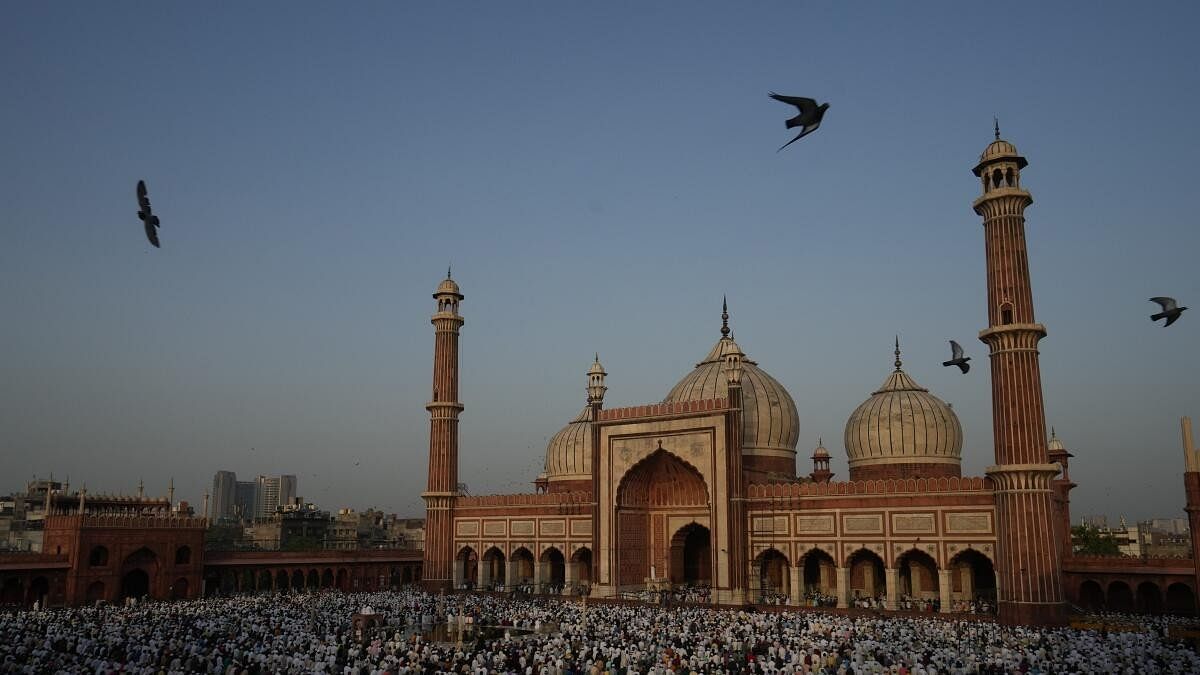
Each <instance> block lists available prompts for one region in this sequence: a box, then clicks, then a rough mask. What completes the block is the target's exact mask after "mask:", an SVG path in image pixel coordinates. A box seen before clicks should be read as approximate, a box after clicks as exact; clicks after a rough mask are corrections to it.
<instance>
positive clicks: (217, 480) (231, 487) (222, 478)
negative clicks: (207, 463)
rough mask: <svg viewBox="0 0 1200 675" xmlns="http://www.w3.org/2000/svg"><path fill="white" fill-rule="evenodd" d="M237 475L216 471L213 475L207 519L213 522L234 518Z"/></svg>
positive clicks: (230, 472)
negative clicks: (209, 510)
mask: <svg viewBox="0 0 1200 675" xmlns="http://www.w3.org/2000/svg"><path fill="white" fill-rule="evenodd" d="M236 498H237V474H235V473H234V472H232V471H218V472H217V473H216V474H215V475H213V487H212V510H211V512H210V513H208V514H207V515H208V517H209V518H211V519H213V520H214V521H215V520H221V519H229V518H235V517H236V514H235V510H234V509H235V507H236V505H237V502H236V501H235V499H236Z"/></svg>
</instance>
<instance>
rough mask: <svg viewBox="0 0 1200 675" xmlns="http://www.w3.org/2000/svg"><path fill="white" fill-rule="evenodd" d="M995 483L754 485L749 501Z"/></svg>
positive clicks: (979, 487) (967, 488) (978, 487)
mask: <svg viewBox="0 0 1200 675" xmlns="http://www.w3.org/2000/svg"><path fill="white" fill-rule="evenodd" d="M992 489H993V488H992V481H991V479H990V478H983V477H963V478H959V477H957V476H950V477H941V478H880V479H879V480H855V481H839V482H836V483H751V484H750V485H748V486H747V489H746V496H747V497H748V498H749V499H779V498H788V497H836V496H841V495H878V494H927V493H930V492H990V491H992Z"/></svg>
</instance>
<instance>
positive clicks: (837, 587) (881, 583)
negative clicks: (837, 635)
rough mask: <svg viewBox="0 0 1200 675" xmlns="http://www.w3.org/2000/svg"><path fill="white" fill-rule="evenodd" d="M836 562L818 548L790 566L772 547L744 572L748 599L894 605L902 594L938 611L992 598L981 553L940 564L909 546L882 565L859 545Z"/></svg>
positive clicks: (992, 580) (989, 570) (990, 573)
mask: <svg viewBox="0 0 1200 675" xmlns="http://www.w3.org/2000/svg"><path fill="white" fill-rule="evenodd" d="M845 563H846V564H845V565H844V566H842V567H839V566H838V565H837V563H836V562H835V561H834V559H833V557H832V556H831V555H830V554H829V553H828V552H827V551H824V550H822V549H819V548H813V549H810V550H808V551H807V552H805V553H804V555H803V556H801V557H800V559H799V560H798V561H797V563H796V564H795V565H793V564H792V563H791V561H789V560H788V558H787V556H786V555H784V554H783V553H782V552H780V551H779V550H777V549H775V548H767V549H765V550H762V551H760V552H759V554H758V555H757V556H756V557H755V559H754V561H753V563H752V566H753V569H752V573H751V575H750V584H751V589H752V591H751V598H752V599H753V600H760V599H767V600H773V599H776V598H778V599H786V601H787V602H788V603H789V604H795V605H815V604H821V603H822V602H824V603H832V602H833V601H836V603H837V606H839V607H848V606H850V605H851V604H852V603H853V602H854V601H855V600H858V599H862V598H872V599H877V600H879V601H880V602H881V603H883V606H885V607H887V608H889V609H895V608H897V607H898V606H899V603H900V601H901V600H902V599H904V598H911V599H913V600H918V601H934V600H936V601H938V602H939V603H940V604H941V608H942V611H943V612H952V611H954V605H955V603H956V602H961V601H967V600H972V599H975V598H979V597H982V598H989V599H993V600H994V598H995V595H996V573H995V570H994V569H993V567H992V563H991V561H990V560H989V559H988V557H987V556H985V555H983V554H982V553H980V552H978V551H975V550H972V549H967V550H965V551H962V552H961V553H959V554H958V555H956V556H955V557H954V558H952V559H951V560H950V564H949V565H948V566H947V568H946V569H942V568H940V567H939V566H938V564H937V561H936V560H934V559H933V557H932V556H930V555H929V554H928V553H925V552H924V551H919V550H916V549H911V550H909V551H906V552H904V553H903V554H901V555H900V556H899V557H897V559H896V565H895V567H892V568H889V567H887V566H885V564H884V562H883V558H881V557H880V556H879V554H878V553H876V552H874V551H871V550H868V549H865V548H863V549H859V550H857V551H855V552H853V553H852V554H850V556H849V557H848V558H847V559H846V561H845Z"/></svg>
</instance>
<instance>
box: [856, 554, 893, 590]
mask: <svg viewBox="0 0 1200 675" xmlns="http://www.w3.org/2000/svg"><path fill="white" fill-rule="evenodd" d="M847 562H848V566H849V567H850V595H851V597H853V598H882V597H884V596H885V595H887V578H886V577H885V576H884V575H883V558H880V557H879V554H878V553H875V552H874V551H868V550H867V549H865V548H860V549H858V550H857V551H855V552H854V553H853V554H851V556H850V558H849V560H848V561H847Z"/></svg>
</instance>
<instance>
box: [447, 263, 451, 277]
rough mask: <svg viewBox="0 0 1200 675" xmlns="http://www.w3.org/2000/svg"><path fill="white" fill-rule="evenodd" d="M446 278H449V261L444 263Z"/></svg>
mask: <svg viewBox="0 0 1200 675" xmlns="http://www.w3.org/2000/svg"><path fill="white" fill-rule="evenodd" d="M446 278H447V279H449V278H450V263H446Z"/></svg>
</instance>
